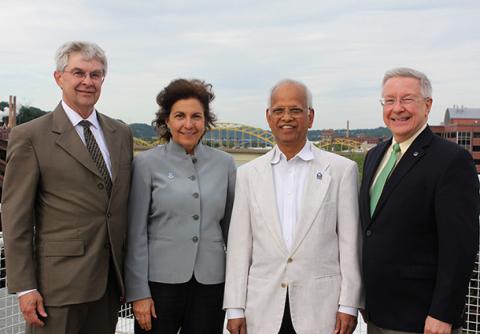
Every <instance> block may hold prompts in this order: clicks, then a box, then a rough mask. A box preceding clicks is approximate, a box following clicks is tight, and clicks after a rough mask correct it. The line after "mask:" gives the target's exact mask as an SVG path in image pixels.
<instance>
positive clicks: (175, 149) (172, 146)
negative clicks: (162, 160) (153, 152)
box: [167, 138, 205, 158]
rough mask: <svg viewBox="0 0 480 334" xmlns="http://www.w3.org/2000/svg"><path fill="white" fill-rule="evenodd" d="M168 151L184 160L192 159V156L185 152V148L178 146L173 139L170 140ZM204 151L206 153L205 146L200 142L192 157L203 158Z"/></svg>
mask: <svg viewBox="0 0 480 334" xmlns="http://www.w3.org/2000/svg"><path fill="white" fill-rule="evenodd" d="M167 151H170V152H172V153H173V154H175V155H177V156H180V157H183V158H188V157H190V155H189V154H187V152H185V149H184V148H183V146H182V145H180V144H178V143H177V142H176V141H174V140H173V139H172V138H170V140H169V141H168V143H167ZM204 151H205V147H204V146H203V144H202V142H199V143H198V144H197V146H195V149H194V150H193V155H191V156H192V157H197V158H198V157H199V156H202V154H203V152H204Z"/></svg>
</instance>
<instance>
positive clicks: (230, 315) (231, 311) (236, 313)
mask: <svg viewBox="0 0 480 334" xmlns="http://www.w3.org/2000/svg"><path fill="white" fill-rule="evenodd" d="M238 318H245V310H244V309H243V308H227V319H238Z"/></svg>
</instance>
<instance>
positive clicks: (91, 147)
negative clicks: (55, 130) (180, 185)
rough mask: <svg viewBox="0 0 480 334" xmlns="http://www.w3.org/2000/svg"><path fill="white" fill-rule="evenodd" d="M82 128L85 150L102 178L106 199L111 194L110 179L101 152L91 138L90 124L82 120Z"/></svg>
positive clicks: (93, 138) (92, 137)
mask: <svg viewBox="0 0 480 334" xmlns="http://www.w3.org/2000/svg"><path fill="white" fill-rule="evenodd" d="M79 124H80V125H81V126H83V135H84V136H85V144H86V145H87V150H88V152H89V153H90V156H91V157H92V160H93V161H94V162H95V165H96V166H97V168H98V171H99V172H100V174H101V175H102V176H103V180H104V182H105V190H106V191H107V195H108V197H110V194H111V193H112V179H110V174H109V173H108V168H107V165H106V164H105V160H103V156H102V152H101V151H100V148H99V147H98V144H97V141H96V140H95V137H94V136H93V133H92V131H91V130H90V122H89V121H86V120H83V121H81V122H80V123H79Z"/></svg>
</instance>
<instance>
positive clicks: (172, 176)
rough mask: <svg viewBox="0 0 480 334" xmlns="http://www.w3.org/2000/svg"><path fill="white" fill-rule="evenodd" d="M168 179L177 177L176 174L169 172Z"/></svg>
mask: <svg viewBox="0 0 480 334" xmlns="http://www.w3.org/2000/svg"><path fill="white" fill-rule="evenodd" d="M167 177H168V178H169V179H170V180H171V179H173V178H174V177H175V173H174V172H168V174H167Z"/></svg>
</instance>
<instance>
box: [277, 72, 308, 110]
mask: <svg viewBox="0 0 480 334" xmlns="http://www.w3.org/2000/svg"><path fill="white" fill-rule="evenodd" d="M286 84H289V85H295V86H299V87H301V88H303V90H304V91H305V95H306V97H307V107H308V108H313V104H312V92H310V89H308V87H307V86H306V85H305V84H304V83H303V82H300V81H297V80H293V79H283V80H280V81H279V82H277V83H276V84H275V86H273V87H272V89H271V90H270V97H269V101H268V105H269V106H270V107H271V106H272V96H273V93H274V92H275V90H276V89H277V88H278V87H280V86H283V85H286Z"/></svg>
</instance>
